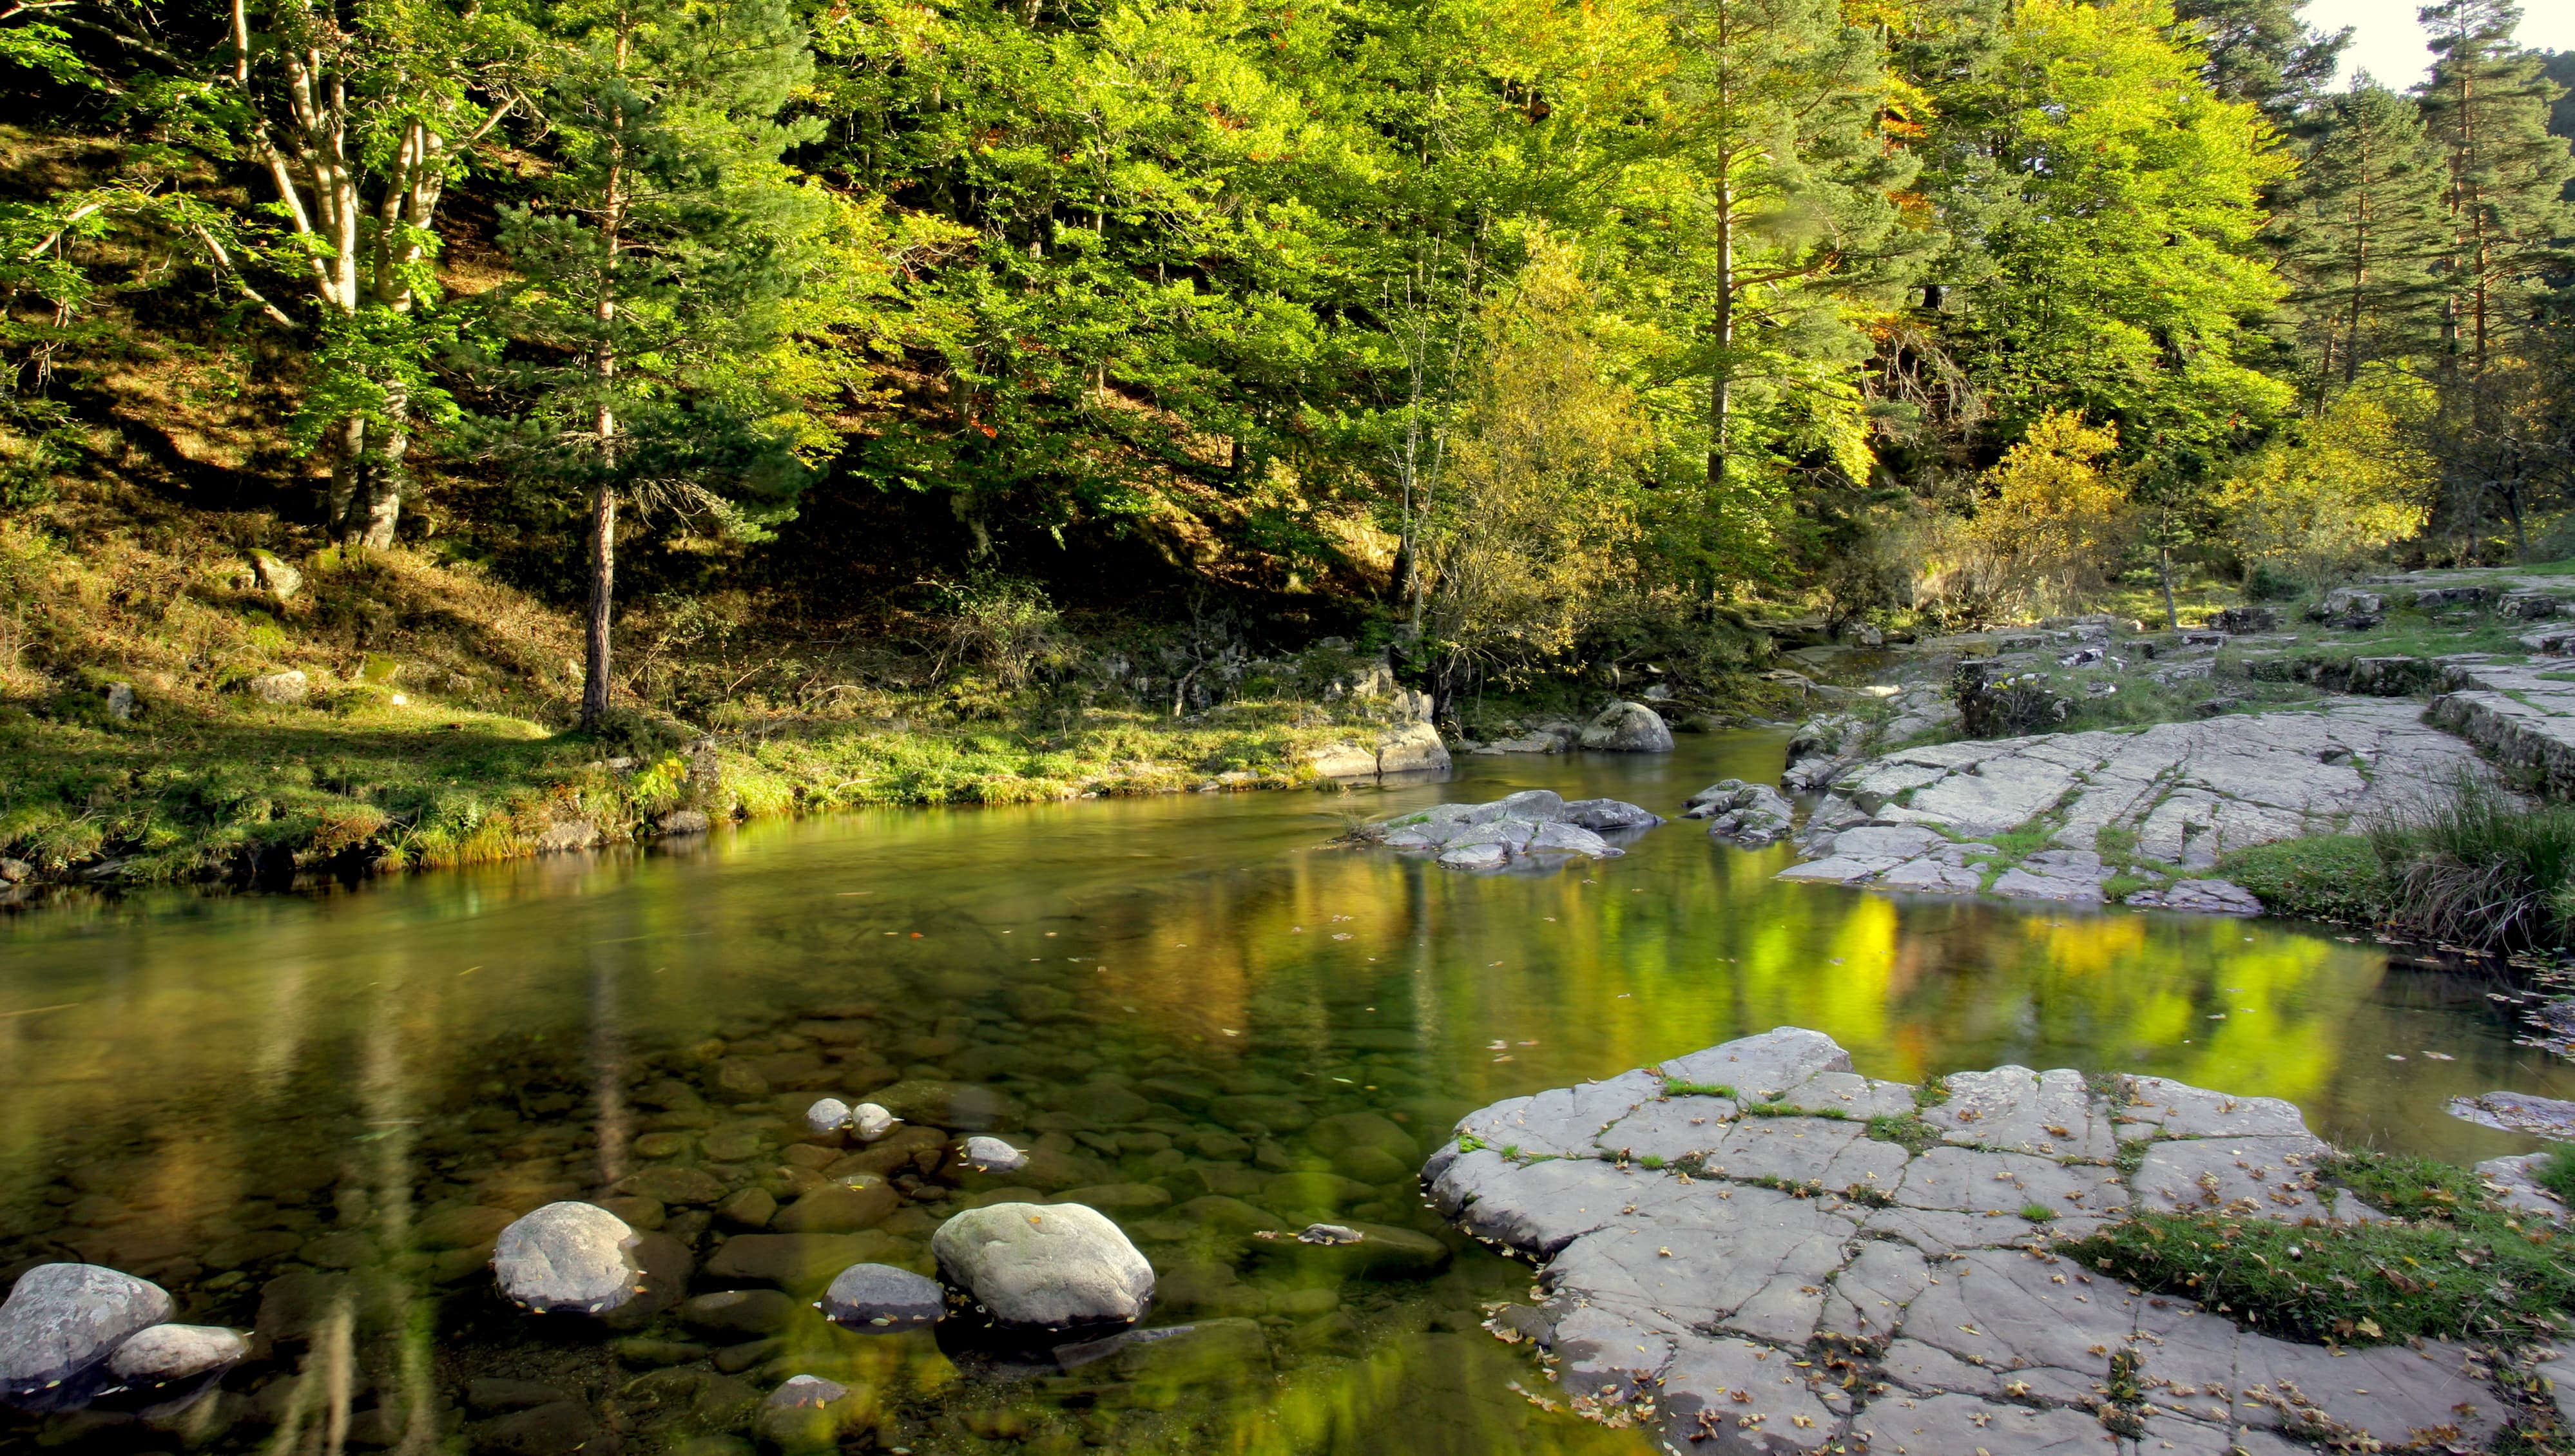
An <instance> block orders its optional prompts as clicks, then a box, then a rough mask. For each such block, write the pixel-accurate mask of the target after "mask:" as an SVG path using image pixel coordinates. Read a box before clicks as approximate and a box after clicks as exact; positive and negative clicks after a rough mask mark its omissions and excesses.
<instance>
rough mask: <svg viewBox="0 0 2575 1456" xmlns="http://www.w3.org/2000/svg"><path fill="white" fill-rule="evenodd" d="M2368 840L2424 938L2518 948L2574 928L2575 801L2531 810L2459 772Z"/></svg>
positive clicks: (2397, 904) (2560, 938)
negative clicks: (2440, 792) (2442, 790)
mask: <svg viewBox="0 0 2575 1456" xmlns="http://www.w3.org/2000/svg"><path fill="white" fill-rule="evenodd" d="M2369 841H2370V844H2371V846H2372V847H2373V848H2374V849H2375V850H2376V851H2377V854H2378V859H2379V862H2380V863H2381V864H2382V865H2383V866H2384V868H2385V875H2386V882H2387V885H2388V892H2389V897H2390V899H2391V900H2392V901H2393V904H2394V908H2395V912H2396V915H2397V917H2398V918H2400V919H2402V920H2404V921H2405V922H2406V923H2408V924H2410V925H2412V926H2415V927H2416V928H2418V929H2420V930H2422V931H2424V932H2425V933H2427V934H2430V935H2433V936H2436V937H2438V938H2440V939H2442V940H2447V941H2452V942H2455V943H2458V944H2463V945H2492V946H2510V947H2516V948H2518V947H2525V946H2533V945H2563V944H2566V943H2567V941H2568V935H2569V931H2570V930H2575V805H2568V804H2542V805H2539V806H2536V807H2529V806H2525V805H2523V804H2522V803H2521V802H2519V801H2518V800H2516V799H2514V798H2511V797H2508V796H2507V795H2505V794H2504V793H2503V792H2502V791H2501V790H2499V789H2497V788H2495V787H2494V786H2493V785H2492V784H2491V783H2489V782H2487V781H2485V780H2484V779H2481V778H2475V777H2469V776H2466V775H2462V776H2461V777H2460V778H2459V779H2458V780H2457V781H2456V782H2454V783H2453V784H2452V785H2451V788H2450V792H2449V793H2448V794H2447V795H2446V796H2443V797H2439V798H2435V799H2431V800H2428V801H2425V802H2421V803H2418V804H2416V805H2414V806H2413V807H2411V808H2409V809H2406V810H2404V811H2402V812H2398V813H2393V814H2390V815H2389V816H2388V817H2386V818H2385V819H2383V820H2381V821H2380V822H2378V823H2376V824H2374V825H2372V826H2371V827H2370V832H2369ZM2248 887H2249V886H2248ZM2256 893H2259V891H2256Z"/></svg>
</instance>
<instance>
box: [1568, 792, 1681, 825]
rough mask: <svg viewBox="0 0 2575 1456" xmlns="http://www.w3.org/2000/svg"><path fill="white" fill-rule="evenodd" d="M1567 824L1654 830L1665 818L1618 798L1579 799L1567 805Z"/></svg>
mask: <svg viewBox="0 0 2575 1456" xmlns="http://www.w3.org/2000/svg"><path fill="white" fill-rule="evenodd" d="M1563 821H1564V822H1565V823H1568V824H1571V825H1573V826H1574V827H1576V828H1581V829H1589V830H1591V831H1592V832H1594V833H1607V832H1611V831H1614V830H1618V829H1650V828H1652V827H1653V826H1654V825H1656V824H1659V823H1661V822H1662V821H1663V816H1662V815H1661V814H1658V813H1656V812H1654V811H1653V810H1652V809H1649V808H1645V807H1643V806H1642V805H1639V804H1632V803H1629V802H1627V801H1626V800H1624V799H1618V798H1577V799H1574V800H1572V801H1571V802H1569V803H1567V804H1565V805H1564V820H1563Z"/></svg>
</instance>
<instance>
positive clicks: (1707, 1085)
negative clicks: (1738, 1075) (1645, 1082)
mask: <svg viewBox="0 0 2575 1456" xmlns="http://www.w3.org/2000/svg"><path fill="white" fill-rule="evenodd" d="M1663 1095H1664V1096H1666V1097H1725V1098H1728V1099H1734V1098H1735V1096H1736V1094H1735V1090H1734V1088H1732V1087H1731V1086H1728V1085H1727V1084H1725V1083H1724V1082H1665V1083H1663Z"/></svg>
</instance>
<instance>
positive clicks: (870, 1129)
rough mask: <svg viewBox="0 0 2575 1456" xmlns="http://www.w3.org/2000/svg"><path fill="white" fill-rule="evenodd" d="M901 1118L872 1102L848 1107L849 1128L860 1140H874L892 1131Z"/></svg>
mask: <svg viewBox="0 0 2575 1456" xmlns="http://www.w3.org/2000/svg"><path fill="white" fill-rule="evenodd" d="M902 1120H903V1119H902V1118H900V1117H897V1116H896V1115H894V1114H893V1113H891V1112H889V1111H887V1110H886V1109H885V1108H883V1107H880V1106H878V1105H877V1104H876V1103H874V1102H861V1103H860V1104H859V1105H857V1106H855V1107H853V1108H851V1109H850V1130H851V1131H852V1132H855V1133H857V1134H858V1135H859V1141H861V1142H874V1141H876V1140H877V1139H878V1138H880V1137H883V1136H885V1135H886V1134H887V1133H889V1132H892V1131H894V1125H895V1124H896V1123H898V1122H901V1121H902Z"/></svg>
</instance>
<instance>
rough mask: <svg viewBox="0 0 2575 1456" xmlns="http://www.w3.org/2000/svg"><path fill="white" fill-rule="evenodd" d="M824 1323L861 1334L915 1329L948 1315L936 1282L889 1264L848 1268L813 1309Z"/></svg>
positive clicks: (943, 1294) (857, 1265)
mask: <svg viewBox="0 0 2575 1456" xmlns="http://www.w3.org/2000/svg"><path fill="white" fill-rule="evenodd" d="M815 1307H816V1308H818V1309H820V1310H822V1311H823V1315H824V1317H825V1318H826V1319H829V1320H831V1321H832V1322H833V1323H835V1324H842V1325H847V1326H849V1327H850V1328H852V1329H855V1330H857V1331H859V1332H860V1333H862V1334H884V1333H890V1332H893V1331H896V1330H907V1329H917V1328H919V1327H920V1326H922V1325H926V1324H932V1323H935V1322H937V1321H938V1319H939V1318H940V1316H942V1315H944V1314H946V1313H947V1312H948V1303H947V1296H946V1294H945V1293H944V1292H943V1291H942V1290H941V1289H940V1287H939V1281H937V1280H935V1279H925V1278H923V1277H921V1276H920V1275H919V1274H916V1273H913V1272H912V1271H911V1270H909V1269H898V1268H896V1267H894V1266H893V1265H891V1264H852V1265H851V1266H850V1267H848V1268H846V1269H843V1270H842V1271H841V1272H840V1273H839V1274H838V1275H836V1276H835V1277H834V1278H833V1280H832V1287H831V1288H830V1289H827V1290H825V1291H824V1293H823V1298H822V1302H821V1303H819V1304H817V1305H816V1306H815Z"/></svg>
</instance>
